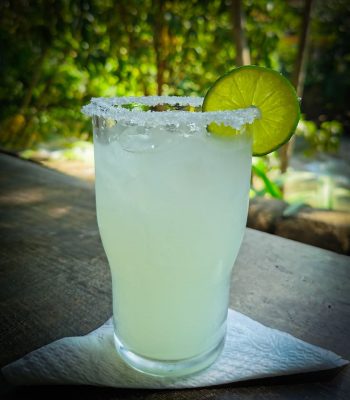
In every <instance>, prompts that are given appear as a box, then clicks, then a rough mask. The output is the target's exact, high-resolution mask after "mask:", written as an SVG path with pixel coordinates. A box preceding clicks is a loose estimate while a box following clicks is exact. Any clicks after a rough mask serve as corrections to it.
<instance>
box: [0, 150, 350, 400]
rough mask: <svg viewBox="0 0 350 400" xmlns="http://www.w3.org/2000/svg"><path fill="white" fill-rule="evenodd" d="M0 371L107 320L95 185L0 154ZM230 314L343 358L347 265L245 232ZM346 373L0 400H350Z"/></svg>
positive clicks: (7, 393)
mask: <svg viewBox="0 0 350 400" xmlns="http://www.w3.org/2000/svg"><path fill="white" fill-rule="evenodd" d="M0 263H1V266H0V321H1V323H0V366H3V365H5V364H7V363H9V362H11V361H13V360H15V359H17V358H19V357H21V356H23V355H25V354H26V353H28V352H29V351H32V350H34V349H36V348H38V347H41V346H43V345H44V344H47V343H49V342H51V341H53V340H56V339H58V338H61V337H64V336H72V335H83V334H86V333H88V332H89V331H91V330H93V329H95V328H97V327H98V326H99V325H101V324H102V323H103V322H104V321H105V320H106V319H107V318H108V317H109V316H110V315H111V286H110V273H109V268H108V265H107V261H106V258H105V255H104V252H103V249H102V246H101V242H100V238H99V234H98V229H97V224H96V214H95V204H94V191H93V187H92V186H90V185H89V184H87V183H84V182H82V181H80V180H78V179H74V178H72V177H68V176H66V175H63V174H60V173H58V172H55V171H52V170H49V169H47V168H44V167H41V166H39V165H36V164H34V163H30V162H27V161H22V160H19V159H17V158H15V157H10V156H8V155H4V154H0ZM231 307H233V308H235V309H236V310H238V311H241V312H243V313H245V314H247V315H249V316H250V317H252V318H254V319H256V320H258V321H260V322H262V323H264V324H266V325H269V326H271V327H275V328H278V329H281V330H284V331H287V332H290V333H291V334H293V335H295V336H297V337H300V338H301V339H303V340H306V341H309V342H311V343H313V344H316V345H319V346H322V347H325V348H328V349H330V350H332V351H335V352H337V353H339V354H341V355H342V356H343V357H344V358H348V359H349V358H350V348H349V338H350V263H349V257H347V256H341V255H339V254H336V253H333V252H330V251H326V250H322V249H318V248H315V247H312V246H308V245H304V244H301V243H297V242H294V241H291V240H287V239H283V238H280V237H276V236H272V235H269V234H266V233H262V232H258V231H254V230H251V229H247V231H246V235H245V238H244V241H243V245H242V248H241V251H240V254H239V256H238V259H237V261H236V264H235V267H234V271H233V276H232V290H231ZM349 370H350V369H349V368H345V369H343V370H341V371H339V372H338V373H337V374H334V372H331V373H328V372H327V373H318V374H305V375H302V376H296V377H289V378H275V379H270V380H262V381H255V382H246V383H240V384H239V385H238V384H235V385H228V386H222V387H216V388H205V389H197V390H172V391H151V390H147V391H146V390H117V389H110V388H93V387H50V386H48V387H26V388H12V387H10V386H6V385H5V384H4V385H3V387H2V390H1V391H0V396H2V397H3V398H9V399H15V398H23V397H26V398H27V397H33V398H48V397H50V396H53V395H56V394H57V395H58V396H59V397H61V396H62V397H63V396H69V395H70V396H76V397H77V396H79V398H86V399H90V398H91V399H92V398H93V399H128V400H136V399H137V400H138V399H147V400H150V399H152V400H153V399H154V400H161V399H176V400H180V399H183V400H192V399H222V400H224V399H225V400H226V399H282V398H283V399H349V398H350V371H349Z"/></svg>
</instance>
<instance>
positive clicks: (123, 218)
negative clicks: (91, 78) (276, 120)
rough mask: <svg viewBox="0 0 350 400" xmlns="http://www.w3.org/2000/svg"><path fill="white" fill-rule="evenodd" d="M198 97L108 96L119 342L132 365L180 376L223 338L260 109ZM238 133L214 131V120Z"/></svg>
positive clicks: (94, 108) (100, 215) (103, 192)
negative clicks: (210, 104)
mask: <svg viewBox="0 0 350 400" xmlns="http://www.w3.org/2000/svg"><path fill="white" fill-rule="evenodd" d="M202 100H203V99H201V98H181V97H172V96H171V97H156V96H154V97H142V98H141V97H140V98H139V97H120V98H108V99H107V98H99V99H93V100H92V102H91V103H90V104H89V105H87V106H85V107H84V108H83V112H84V113H85V114H87V115H90V116H92V117H93V130H94V152H95V153H94V154H95V171H96V184H95V185H96V208H97V220H98V226H99V231H100V234H101V238H102V243H103V247H104V249H105V252H106V254H107V258H108V261H109V266H110V270H111V276H112V293H113V320H114V333H115V334H114V339H115V345H116V348H117V351H118V353H119V354H120V356H121V357H122V358H123V359H124V360H125V361H126V362H127V363H128V364H129V365H130V366H132V367H133V368H135V369H137V370H139V371H142V372H145V373H148V374H152V375H159V376H180V375H186V374H190V373H193V372H196V371H199V370H201V369H203V368H205V367H207V366H209V365H210V364H211V363H212V362H213V361H214V360H215V359H216V358H217V356H218V355H219V354H220V351H221V350H222V347H223V345H224V340H225V332H226V318H227V311H228V300H229V291H230V275H231V270H232V266H233V264H234V261H235V258H236V256H237V253H238V250H239V247H240V244H241V241H242V237H243V233H244V230H245V224H246V218H247V209H248V194H249V184H250V171H251V156H252V154H251V151H252V150H251V149H252V141H251V137H250V134H249V131H248V129H246V127H247V123H250V122H252V121H253V120H254V118H255V117H256V110H255V109H254V108H248V109H242V110H237V111H223V112H201V108H200V105H201V103H202ZM212 123H216V124H224V125H227V126H229V127H233V128H235V129H236V130H237V131H236V135H234V136H232V137H221V136H216V135H215V134H212V133H210V129H208V126H209V128H210V124H212Z"/></svg>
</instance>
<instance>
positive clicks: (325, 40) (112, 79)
mask: <svg viewBox="0 0 350 400" xmlns="http://www.w3.org/2000/svg"><path fill="white" fill-rule="evenodd" d="M302 5H303V2H302V1H300V0H289V1H281V0H268V1H267V0H240V1H238V0H187V1H184V0H179V1H177V2H174V1H171V0H144V1H143V2H142V3H140V2H139V1H138V0H119V1H114V0H33V1H29V0H16V1H9V0H3V1H2V2H1V3H0V52H1V59H0V75H1V81H2V85H1V87H0V144H1V145H3V146H4V145H6V146H8V147H11V148H13V149H23V148H26V147H28V146H31V145H32V144H33V143H37V142H40V141H42V140H51V141H52V140H53V139H55V138H62V137H66V138H68V137H71V136H76V137H87V135H88V132H90V122H89V121H88V119H86V118H84V117H83V116H82V115H81V113H80V108H81V106H82V104H84V103H86V102H87V101H88V100H89V99H90V98H91V97H97V96H116V95H117V96H123V95H143V94H147V95H154V94H157V93H162V94H169V95H173V94H177V95H200V96H203V95H204V94H205V93H206V90H207V89H208V88H209V86H210V85H211V84H212V83H213V82H214V81H215V80H216V78H217V77H219V76H220V75H222V74H223V73H225V72H226V71H228V70H230V69H232V68H233V67H235V66H236V65H237V64H238V63H240V61H239V58H240V57H241V58H242V59H243V50H239V48H238V47H237V48H236V46H235V45H234V43H233V42H234V41H233V39H232V37H233V32H234V26H236V28H237V26H238V25H237V24H236V25H235V24H234V21H233V14H234V11H235V10H236V11H237V10H238V7H239V6H241V10H240V12H239V13H236V14H234V15H238V16H240V19H241V21H242V12H243V10H244V13H245V26H244V34H245V40H244V38H243V42H242V34H243V29H241V31H240V33H239V35H241V38H240V42H241V43H243V44H242V46H241V48H242V49H244V48H249V49H250V57H251V62H252V63H253V64H258V65H262V66H267V67H271V68H274V69H277V70H280V71H281V72H283V73H284V74H285V75H287V77H289V78H290V77H291V76H292V70H293V64H294V60H295V58H296V55H297V48H298V45H297V43H298V41H297V37H298V36H297V33H298V31H299V26H300V20H301V19H300V18H301V14H302ZM348 9H349V3H347V0H329V1H328V2H318V3H317V7H315V13H314V18H313V21H312V35H311V47H310V49H311V52H310V60H311V61H310V63H309V64H308V69H307V75H306V80H305V88H306V91H305V93H304V99H305V100H304V108H305V109H306V110H307V112H309V111H308V110H311V112H314V111H315V108H317V109H316V111H315V115H314V117H315V118H317V116H318V111H319V112H326V113H327V114H332V115H333V116H334V115H335V113H336V112H337V110H342V114H341V116H345V117H346V112H347V108H346V106H345V104H346V103H345V101H344V100H341V95H340V94H343V96H344V97H345V94H346V93H347V92H348V90H349V86H350V78H349V74H347V73H346V71H347V69H348V66H349V65H348V64H349V60H350V58H349V54H350V49H349V46H350V40H349V38H348V33H347V32H348V30H347V23H348V22H349V20H348V16H347V14H346V12H344V10H348ZM235 18H237V17H235ZM335 26H336V28H335ZM242 27H243V25H242ZM244 41H245V42H246V43H244ZM332 48H334V49H335V53H334V54H333V53H332V51H331V50H332ZM239 53H242V54H241V55H239ZM333 58H334V60H333ZM235 60H236V61H235ZM242 62H249V61H247V60H245V61H242ZM321 93H322V95H321ZM310 94H312V99H311V97H310V96H311V95H310ZM311 100H312V101H311Z"/></svg>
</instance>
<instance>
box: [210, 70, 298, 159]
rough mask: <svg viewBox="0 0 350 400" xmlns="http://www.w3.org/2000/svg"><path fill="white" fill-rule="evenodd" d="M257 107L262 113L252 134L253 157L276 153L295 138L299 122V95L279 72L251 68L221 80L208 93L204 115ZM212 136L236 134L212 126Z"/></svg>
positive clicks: (224, 127)
mask: <svg viewBox="0 0 350 400" xmlns="http://www.w3.org/2000/svg"><path fill="white" fill-rule="evenodd" d="M251 106H255V107H257V108H258V109H259V111H260V118H258V119H256V120H255V121H254V122H253V123H252V124H251V125H249V130H250V131H251V133H252V135H253V155H255V156H262V155H264V154H267V153H270V152H271V151H273V150H276V149H277V148H278V147H280V146H281V145H282V144H284V143H286V142H287V141H288V140H289V139H290V137H291V136H292V135H293V133H294V131H295V128H296V126H297V124H298V121H299V118H300V107H299V101H298V98H297V95H296V93H295V90H294V88H293V86H292V85H291V83H290V82H289V81H288V80H287V79H286V78H285V77H284V76H282V75H281V74H280V73H279V72H276V71H273V70H271V69H268V68H263V67H257V66H254V65H248V66H244V67H239V68H236V69H234V70H232V71H230V72H228V73H227V74H225V75H223V76H222V77H221V78H219V79H218V80H217V81H216V82H215V83H214V85H213V86H212V87H211V88H210V89H209V90H208V93H207V94H206V96H205V98H204V102H203V111H219V110H220V111H223V110H236V109H239V108H246V107H251ZM209 132H211V133H213V134H216V135H220V136H232V135H235V134H237V131H236V130H235V129H233V128H230V127H227V126H224V125H218V124H215V123H212V124H210V125H209Z"/></svg>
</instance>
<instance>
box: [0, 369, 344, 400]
mask: <svg viewBox="0 0 350 400" xmlns="http://www.w3.org/2000/svg"><path fill="white" fill-rule="evenodd" d="M345 368H346V367H341V368H335V369H332V370H327V371H318V372H309V373H305V374H296V375H289V376H282V377H274V378H265V379H255V380H250V381H245V382H236V383H232V384H227V385H219V386H212V387H207V388H198V389H176V390H174V389H172V390H152V389H116V388H108V387H96V386H80V385H77V386H59V385H45V386H19V387H14V386H11V385H9V384H7V383H6V382H5V380H4V379H3V378H2V377H0V383H1V390H0V397H1V398H2V399H4V400H5V399H6V400H12V399H27V398H34V399H49V398H50V397H58V398H65V397H67V398H69V397H71V398H83V399H84V400H89V399H94V400H96V399H110V400H112V399H113V400H141V399H147V400H150V399H155V400H157V399H159V400H165V399H166V400H168V399H169V400H194V399H201V400H202V399H203V400H206V399H207V400H209V399H210V400H212V399H219V400H228V399H242V398H247V399H253V398H254V399H257V398H262V399H265V398H283V399H286V400H288V399H301V398H308V399H309V398H315V399H316V398H317V399H344V400H345V398H346V397H345V396H346V393H341V392H339V393H338V394H335V390H336V387H337V386H338V387H339V389H341V385H340V384H339V381H340V380H341V375H342V372H343V370H344V369H345ZM316 393H317V394H316ZM281 396H282V397H281ZM309 396H312V397H309ZM314 396H316V397H314ZM334 396H336V397H334Z"/></svg>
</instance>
